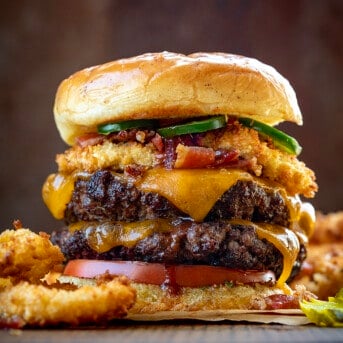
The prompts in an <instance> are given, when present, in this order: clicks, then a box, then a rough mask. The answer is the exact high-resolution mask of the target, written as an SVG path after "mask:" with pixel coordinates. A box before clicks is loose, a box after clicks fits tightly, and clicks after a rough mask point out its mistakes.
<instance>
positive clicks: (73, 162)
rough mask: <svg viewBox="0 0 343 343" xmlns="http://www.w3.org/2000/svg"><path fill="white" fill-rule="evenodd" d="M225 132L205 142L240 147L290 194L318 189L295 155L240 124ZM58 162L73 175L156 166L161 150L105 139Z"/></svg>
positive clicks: (254, 166) (219, 146) (263, 174)
mask: <svg viewBox="0 0 343 343" xmlns="http://www.w3.org/2000/svg"><path fill="white" fill-rule="evenodd" d="M223 132H224V133H223V134H218V133H213V132H208V133H206V134H205V135H204V137H203V138H202V144H203V145H204V146H205V147H211V148H213V149H215V150H218V149H227V150H231V149H235V150H237V151H238V152H239V154H240V156H242V157H244V158H245V159H247V160H249V161H250V162H252V165H251V170H250V172H252V173H253V174H255V175H256V176H261V177H262V178H265V179H268V180H271V181H275V182H277V183H279V184H281V185H283V186H284V187H285V188H286V190H287V192H288V193H289V195H291V196H293V195H295V194H303V195H304V196H306V197H313V196H314V193H315V192H316V191H317V188H318V186H317V184H316V182H315V175H314V173H313V171H312V170H310V169H309V168H307V167H306V166H305V164H304V163H303V162H301V161H299V160H298V159H297V158H296V157H295V156H293V155H289V154H287V153H284V152H282V151H280V150H278V149H274V148H273V147H272V146H271V145H269V144H268V143H267V142H265V141H262V140H260V138H259V135H258V133H257V132H256V131H254V130H251V129H248V128H244V127H241V126H237V128H236V129H235V130H226V131H223ZM56 162H57V164H58V167H59V169H58V171H59V173H63V174H71V173H72V172H74V171H81V172H82V171H84V172H89V173H93V172H95V171H96V170H98V169H103V168H106V169H112V170H114V171H122V170H123V169H124V168H125V166H127V165H130V164H138V165H141V166H144V167H147V168H153V167H155V166H156V165H158V164H159V163H160V152H159V151H157V149H156V148H155V147H154V146H153V145H152V144H151V143H149V144H146V145H143V144H140V143H137V142H127V143H119V144H115V143H111V142H109V141H105V142H104V143H103V144H98V145H91V146H86V147H84V148H81V147H79V146H74V147H72V148H70V149H68V150H67V151H65V153H64V154H59V155H57V158H56Z"/></svg>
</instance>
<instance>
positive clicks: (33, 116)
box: [0, 0, 343, 231]
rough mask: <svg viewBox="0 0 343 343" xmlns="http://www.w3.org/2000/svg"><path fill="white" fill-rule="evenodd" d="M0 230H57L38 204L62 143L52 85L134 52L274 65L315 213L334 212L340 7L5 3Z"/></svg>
mask: <svg viewBox="0 0 343 343" xmlns="http://www.w3.org/2000/svg"><path fill="white" fill-rule="evenodd" d="M0 18H1V20H0V118H1V125H0V144H1V150H0V151H1V153H0V228H1V229H4V228H7V227H10V226H11V223H12V220H13V219H15V218H20V219H21V220H22V222H23V223H24V225H25V226H29V227H31V228H32V229H34V230H36V231H38V230H46V231H50V230H51V229H53V228H56V227H58V226H60V225H61V223H59V222H56V221H55V220H53V219H52V218H51V216H50V213H49V212H48V210H47V209H46V208H45V206H44V204H43V202H42V200H41V186H42V184H43V182H44V180H45V178H46V176H47V175H48V174H49V173H51V172H54V171H55V170H56V165H55V162H54V158H55V155H56V153H59V152H63V151H64V149H65V148H66V146H65V145H64V143H63V142H62V141H61V139H60V138H59V135H58V133H57V130H56V128H55V124H54V121H53V115H52V106H53V101H54V95H55V92H56V89H57V86H58V84H59V82H60V81H61V80H62V79H63V78H65V77H67V76H69V75H70V74H71V73H73V72H75V71H77V70H79V69H81V68H84V67H87V66H91V65H95V64H100V63H104V62H106V61H109V60H112V59H117V58H120V57H129V56H132V55H136V54H140V53H143V52H151V51H161V50H170V51H175V52H182V53H191V52H195V51H225V52H232V53H237V54H242V55H247V56H251V57H256V58H258V59H260V60H262V61H264V62H266V63H268V64H271V65H273V66H274V67H276V68H277V69H278V70H279V71H280V72H281V73H282V74H283V75H285V76H286V77H287V78H288V79H289V80H290V82H291V83H292V85H293V86H294V88H295V90H296V92H297V95H298V100H299V103H300V106H301V108H302V111H303V117H304V126H303V127H301V128H300V127H296V126H295V125H290V124H286V125H282V126H281V127H282V128H283V129H286V130H287V132H288V133H290V134H292V135H294V136H296V137H297V139H298V140H299V141H300V143H301V144H302V146H303V148H304V150H303V153H302V155H301V159H302V160H304V161H305V162H306V163H307V164H308V165H309V166H310V167H311V168H313V169H314V170H315V171H316V174H317V178H318V183H319V186H320V191H319V193H318V195H317V197H316V198H315V199H314V200H313V203H314V205H315V206H316V207H317V208H318V209H320V210H322V211H324V212H329V211H334V210H339V209H343V180H342V179H343V178H342V174H343V171H342V170H343V118H342V115H343V111H342V107H343V106H342V104H343V102H342V98H343V92H342V90H343V89H342V81H343V78H342V70H343V68H342V67H343V65H342V64H343V56H342V32H343V25H342V23H343V1H341V0H313V1H312V0H308V1H301V0H295V1H291V0H289V1H253V0H245V1H225V0H213V1H211V0H208V1H202V0H180V1H176V0H174V1H162V0H150V1H145V0H142V1H138V0H137V1H134V0H128V1H125V0H122V1H120V0H117V1H115V0H113V1H110V0H100V1H95V0H94V1H92V0H73V1H70V0H59V1H52V0H42V1H32V0H31V1H14V0H12V1H10V0H7V1H2V2H1V11H0Z"/></svg>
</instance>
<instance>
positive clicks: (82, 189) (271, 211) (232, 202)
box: [65, 170, 289, 226]
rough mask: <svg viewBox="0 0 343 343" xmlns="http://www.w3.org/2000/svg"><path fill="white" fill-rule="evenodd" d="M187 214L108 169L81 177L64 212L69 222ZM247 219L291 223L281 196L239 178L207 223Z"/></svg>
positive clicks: (217, 205)
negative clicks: (87, 176)
mask: <svg viewBox="0 0 343 343" xmlns="http://www.w3.org/2000/svg"><path fill="white" fill-rule="evenodd" d="M177 217H187V215H186V214H184V213H182V212H181V211H179V210H178V209H177V208H175V206H174V205H173V204H171V203H170V202H169V201H168V200H167V199H165V198H164V197H162V196H160V195H158V194H156V193H144V192H141V191H139V190H138V189H137V188H136V187H135V186H134V185H133V184H132V183H130V182H128V181H126V180H125V179H124V178H121V177H119V176H116V175H114V174H112V173H111V172H110V171H107V170H100V171H97V172H95V173H94V174H92V176H91V177H90V178H89V179H87V180H83V179H78V180H77V181H76V182H75V188H74V192H73V195H72V199H71V201H70V202H69V203H68V205H67V209H66V212H65V220H66V223H67V224H68V223H75V222H78V221H103V220H111V221H140V220H146V219H156V218H177ZM233 218H234V219H244V220H249V221H252V222H265V223H271V224H277V225H282V226H288V224H289V223H288V221H289V211H288V208H287V206H286V204H285V202H284V200H283V198H282V197H281V195H280V194H279V193H278V192H277V191H275V190H273V189H270V188H267V187H263V186H261V185H259V184H257V183H255V182H252V181H238V182H237V183H236V184H235V185H234V186H232V187H231V188H230V189H229V190H228V191H227V192H225V193H224V194H223V195H222V197H221V198H220V199H219V200H218V201H217V202H216V204H215V205H214V207H213V208H212V210H211V211H210V212H209V214H208V215H207V217H206V218H205V220H204V221H205V222H208V221H211V222H215V221H218V220H222V219H233Z"/></svg>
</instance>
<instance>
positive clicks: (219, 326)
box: [0, 322, 343, 343]
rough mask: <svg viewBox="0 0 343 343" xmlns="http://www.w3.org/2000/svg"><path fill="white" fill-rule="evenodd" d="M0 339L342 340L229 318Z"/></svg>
mask: <svg viewBox="0 0 343 343" xmlns="http://www.w3.org/2000/svg"><path fill="white" fill-rule="evenodd" d="M0 342H1V343H5V342H30V343H38V342H39V343H41V342H53V343H55V342H56V343H69V342H73V343H77V342H83V343H87V342H90V343H95V342H99V343H100V342H119V343H139V342H144V343H148V342H156V343H157V342H158V343H164V342H178V343H180V342H192V343H193V342H215V343H221V342H225V343H227V342H230V343H234V342H254V343H258V342H291V343H294V342H343V329H335V328H320V327H316V326H313V325H306V326H285V325H254V324H232V323H228V322H222V323H213V324H204V323H199V322H173V323H167V324H166V323H160V324H156V323H154V324H144V323H141V324H137V323H125V324H123V323H120V324H118V325H111V326H110V327H108V328H97V329H94V328H84V329H78V330H73V329H51V330H46V329H44V330H41V329H36V330H32V329H30V330H10V331H5V330H3V331H0Z"/></svg>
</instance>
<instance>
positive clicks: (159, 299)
mask: <svg viewBox="0 0 343 343" xmlns="http://www.w3.org/2000/svg"><path fill="white" fill-rule="evenodd" d="M132 286H133V287H134V288H135V289H136V291H137V299H136V303H135V305H134V306H133V307H132V308H131V309H130V310H129V313H128V316H127V317H126V318H128V319H132V320H143V321H159V320H174V319H196V320H208V321H219V320H232V321H249V322H259V323H280V324H286V325H303V324H308V323H309V321H308V320H307V318H306V317H305V316H304V314H303V313H302V312H301V310H299V308H297V307H298V306H297V304H298V301H299V299H300V298H302V297H303V296H304V294H300V293H301V292H303V293H305V290H300V292H298V291H297V292H293V291H290V292H291V293H292V295H291V296H288V297H286V298H287V299H288V300H289V299H294V300H295V301H294V304H295V306H294V308H291V309H289V308H288V309H277V310H275V309H270V299H272V298H273V296H274V297H275V296H278V295H280V296H281V297H283V296H286V294H285V291H283V290H282V289H280V288H277V287H270V286H266V285H255V286H250V285H235V286H232V285H231V284H227V285H219V286H210V287H202V288H188V287H184V288H181V289H179V290H178V292H176V293H175V294H174V293H171V292H169V291H168V290H163V289H161V287H159V286H155V285H145V284H138V283H132ZM285 290H286V291H287V290H288V289H287V287H286V288H285ZM287 293H288V292H287ZM268 299H269V301H268ZM288 305H289V304H288Z"/></svg>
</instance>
